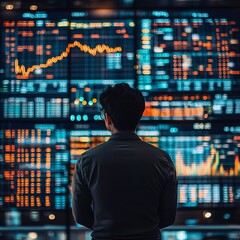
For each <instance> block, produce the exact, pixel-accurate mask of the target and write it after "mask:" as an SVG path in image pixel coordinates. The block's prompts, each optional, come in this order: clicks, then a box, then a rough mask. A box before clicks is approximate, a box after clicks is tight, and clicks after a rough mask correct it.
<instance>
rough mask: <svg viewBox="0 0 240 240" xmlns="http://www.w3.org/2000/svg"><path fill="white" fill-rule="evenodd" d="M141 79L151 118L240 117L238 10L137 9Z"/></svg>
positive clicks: (146, 114) (146, 116) (139, 80)
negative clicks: (140, 10) (138, 10)
mask: <svg viewBox="0 0 240 240" xmlns="http://www.w3.org/2000/svg"><path fill="white" fill-rule="evenodd" d="M138 20H139V21H138V23H137V31H138V43H137V62H138V65H137V66H138V67H137V78H138V87H139V88H140V89H141V90H143V91H144V95H145V97H146V101H147V104H146V107H147V109H146V112H145V114H144V119H146V120H157V119H160V120H203V119H207V120H212V119H220V118H222V119H226V118H229V119H230V118H233V117H237V118H240V101H239V99H240V94H239V89H240V78H239V76H240V47H239V37H238V36H239V34H240V32H239V25H240V19H239V15H238V13H237V12H236V11H231V13H230V12H224V11H220V10H214V12H213V11H192V10H190V11H152V12H151V11H149V12H138Z"/></svg>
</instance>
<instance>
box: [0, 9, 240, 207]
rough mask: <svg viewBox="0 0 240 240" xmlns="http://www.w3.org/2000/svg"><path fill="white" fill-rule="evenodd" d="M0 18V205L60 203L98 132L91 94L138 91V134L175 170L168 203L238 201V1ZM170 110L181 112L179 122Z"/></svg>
mask: <svg viewBox="0 0 240 240" xmlns="http://www.w3.org/2000/svg"><path fill="white" fill-rule="evenodd" d="M10 14H11V15H6V13H5V15H4V14H3V15H2V16H1V19H0V24H1V29H2V32H1V33H0V38H1V45H0V52H1V56H2V57H1V58H0V93H1V95H0V109H1V112H0V119H1V122H2V124H1V130H0V149H1V153H0V162H1V166H0V179H2V181H1V183H0V209H8V208H13V207H17V208H19V209H26V208H29V209H53V210H54V209H55V210H61V209H65V208H66V206H68V205H69V203H68V199H69V198H68V195H67V193H69V187H70V184H71V177H72V173H73V171H74V164H75V163H76V161H77V159H78V158H79V156H80V155H81V154H82V153H83V152H84V151H86V150H88V149H89V148H92V147H94V146H96V145H98V144H101V143H102V142H104V141H107V139H108V137H109V135H110V133H109V132H107V131H106V130H105V127H104V124H103V123H101V120H100V115H99V108H100V106H99V103H98V99H99V95H100V93H101V92H102V90H103V89H105V88H106V87H107V86H109V85H113V84H116V83H121V82H126V83H129V84H130V85H131V86H136V87H138V88H139V89H141V90H142V92H143V94H144V96H145V99H146V110H145V112H144V116H143V118H142V122H141V124H140V126H139V128H138V134H139V136H140V137H141V138H142V139H143V140H145V141H147V142H149V143H151V144H153V145H155V146H157V147H160V148H162V149H164V150H166V151H167V152H168V153H169V154H170V156H171V157H172V160H173V161H174V164H175V166H176V169H177V174H178V178H179V188H178V204H179V207H196V206H199V207H216V206H222V207H229V206H231V207H234V206H236V205H237V204H239V203H240V187H239V186H240V177H239V175H240V160H239V157H240V151H239V149H240V142H239V141H240V124H239V122H240V44H239V33H240V30H239V27H240V19H239V16H238V15H237V11H235V10H231V11H223V10H214V11H193V10H187V11H136V12H131V11H124V12H122V11H113V10H97V11H94V10H93V11H88V12H68V13H63V12H36V13H29V12H22V13H19V12H18V13H10ZM179 120H181V121H179Z"/></svg>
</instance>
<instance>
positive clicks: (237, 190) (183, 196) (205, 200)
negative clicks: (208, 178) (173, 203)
mask: <svg viewBox="0 0 240 240" xmlns="http://www.w3.org/2000/svg"><path fill="white" fill-rule="evenodd" d="M238 184H239V182H238ZM239 202H240V187H239V185H237V184H236V183H235V184H234V183H233V184H227V183H225V184H179V186H178V206H179V207H196V206H198V205H201V204H202V205H204V206H205V207H214V206H215V207H218V206H219V204H227V205H228V206H234V204H236V203H239Z"/></svg>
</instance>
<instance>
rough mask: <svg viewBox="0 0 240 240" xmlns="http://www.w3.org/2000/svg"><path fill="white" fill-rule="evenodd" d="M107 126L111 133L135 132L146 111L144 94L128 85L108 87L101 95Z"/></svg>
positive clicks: (121, 84)
mask: <svg viewBox="0 0 240 240" xmlns="http://www.w3.org/2000/svg"><path fill="white" fill-rule="evenodd" d="M100 103H101V105H102V108H103V111H104V113H105V114H104V115H105V124H106V127H107V129H108V130H109V131H111V132H113V129H114V128H115V129H117V130H118V131H135V129H136V127H137V124H138V122H139V120H140V119H141V117H142V114H143V112H144V109H145V102H144V98H143V95H142V93H141V92H140V91H139V90H138V89H135V88H131V87H130V86H129V85H128V84H126V83H120V84H116V85H115V86H114V87H111V86H110V87H108V88H107V89H106V90H105V91H104V92H102V94H101V95H100Z"/></svg>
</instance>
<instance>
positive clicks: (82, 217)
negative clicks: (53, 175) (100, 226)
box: [72, 158, 94, 229]
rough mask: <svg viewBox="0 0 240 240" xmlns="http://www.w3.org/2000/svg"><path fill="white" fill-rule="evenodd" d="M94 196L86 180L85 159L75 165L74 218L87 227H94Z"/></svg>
mask: <svg viewBox="0 0 240 240" xmlns="http://www.w3.org/2000/svg"><path fill="white" fill-rule="evenodd" d="M91 205H92V196H91V193H90V190H89V188H88V186H87V184H86V182H85V180H84V171H83V159H82V158H80V159H79V160H78V162H77V163H76V165H75V170H74V174H73V180H72V213H73V216H74V220H75V221H76V222H77V223H78V224H81V225H83V226H86V227H87V228H90V229H92V228H93V222H94V214H93V210H92V207H91Z"/></svg>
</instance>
